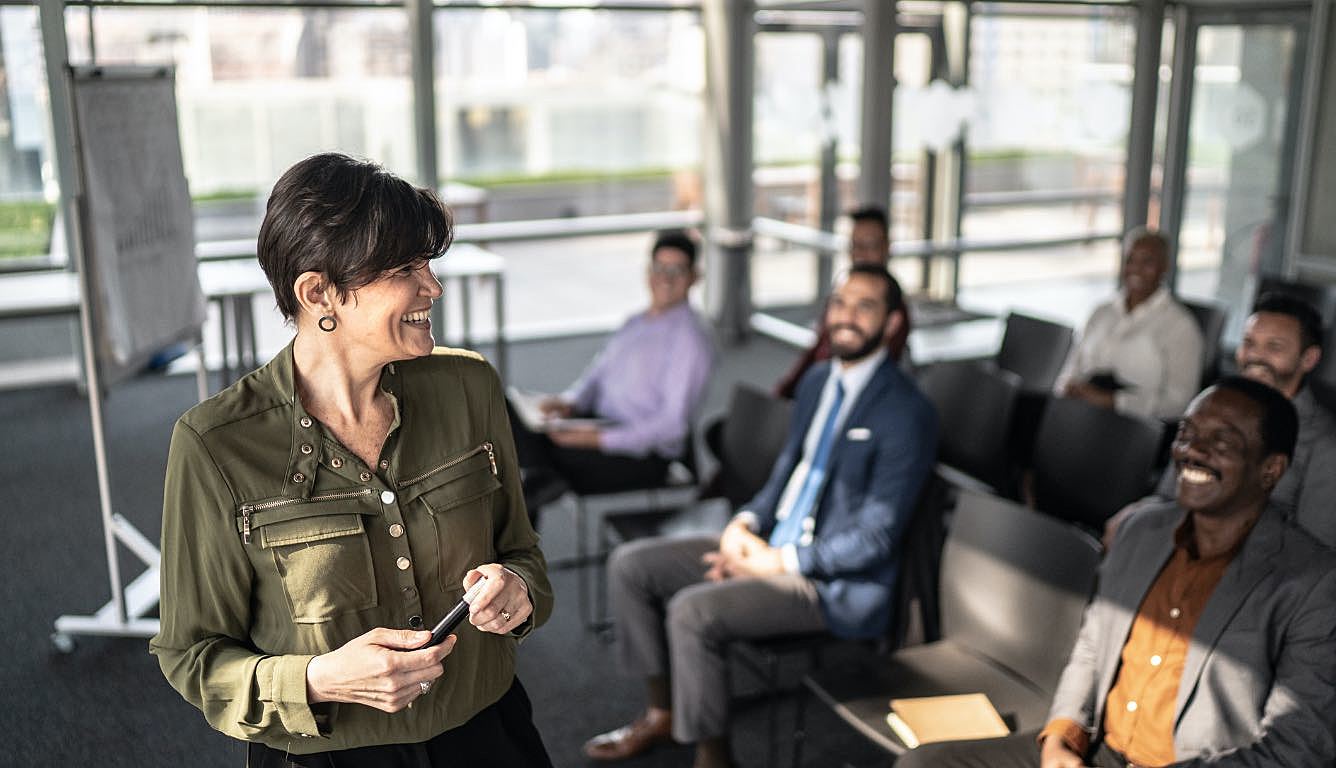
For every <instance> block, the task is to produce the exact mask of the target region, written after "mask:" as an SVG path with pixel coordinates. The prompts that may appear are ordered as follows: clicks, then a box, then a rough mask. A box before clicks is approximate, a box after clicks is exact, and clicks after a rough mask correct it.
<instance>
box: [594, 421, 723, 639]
mask: <svg viewBox="0 0 1336 768" xmlns="http://www.w3.org/2000/svg"><path fill="white" fill-rule="evenodd" d="M684 443H685V448H684V449H683V454H682V456H681V457H679V458H678V459H677V460H676V461H674V462H672V463H671V464H670V465H669V467H668V474H667V476H666V477H665V478H664V480H663V482H662V483H660V484H659V485H656V486H653V487H647V488H633V489H628V490H624V491H612V492H607V493H591V494H582V493H579V492H576V491H574V490H572V491H570V495H571V497H572V498H573V499H574V500H575V560H574V564H575V567H576V569H577V581H578V584H577V589H578V592H577V594H576V602H578V603H579V611H580V616H581V618H582V619H583V620H584V625H585V628H586V629H589V630H598V629H601V628H603V627H604V626H606V624H607V622H606V620H605V618H604V613H605V606H604V601H605V596H604V590H603V567H604V564H605V561H606V560H607V557H608V552H609V551H610V550H609V547H608V545H607V535H606V533H604V531H605V528H606V526H607V520H608V518H609V517H612V516H616V515H620V514H629V515H633V516H634V515H666V514H671V513H673V512H675V511H677V510H679V509H682V508H683V507H688V506H690V505H691V504H693V503H695V501H696V499H697V496H698V491H699V480H698V471H697V463H696V439H695V434H694V433H693V432H688V433H687V436H686V440H685V441H684ZM591 519H592V520H593V521H594V525H593V531H594V533H593V534H592V535H591V533H590V528H591V526H590V521H591ZM591 539H593V541H591ZM590 566H593V569H594V571H595V573H593V574H591V573H590V572H589V571H590Z"/></svg>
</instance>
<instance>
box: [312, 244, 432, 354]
mask: <svg viewBox="0 0 1336 768" xmlns="http://www.w3.org/2000/svg"><path fill="white" fill-rule="evenodd" d="M440 296H441V283H440V281H438V280H437V279H436V275H435V274H433V273H432V271H431V262H430V261H428V260H426V259H421V260H419V261H415V262H413V263H412V264H409V265H406V266H404V267H403V268H401V269H396V270H391V271H389V272H386V273H384V274H382V275H381V276H380V278H378V279H377V280H375V281H373V282H371V283H369V284H367V285H364V286H362V287H361V288H357V289H355V290H352V291H349V292H348V294H347V295H346V296H345V297H344V300H343V302H342V303H341V304H340V305H339V307H338V310H337V311H338V321H339V326H338V330H337V333H338V334H339V335H340V336H341V337H342V338H341V341H343V342H344V343H346V344H350V345H353V346H355V347H356V348H358V350H359V351H361V352H365V353H367V354H368V355H369V356H370V357H374V358H377V359H378V360H380V361H381V362H384V363H390V362H394V361H395V360H408V359H411V358H414V357H422V356H423V355H428V354H431V350H432V347H433V346H434V344H435V341H434V340H433V339H432V335H431V303H432V302H433V301H434V300H436V299H438V298H440Z"/></svg>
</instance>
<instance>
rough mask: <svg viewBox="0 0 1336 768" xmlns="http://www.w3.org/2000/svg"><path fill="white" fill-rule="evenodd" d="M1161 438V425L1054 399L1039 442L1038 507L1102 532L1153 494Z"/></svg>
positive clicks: (1036, 462)
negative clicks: (1107, 523) (1116, 515)
mask: <svg viewBox="0 0 1336 768" xmlns="http://www.w3.org/2000/svg"><path fill="white" fill-rule="evenodd" d="M1163 434H1164V425H1162V424H1161V423H1160V422H1158V421H1150V420H1147V419H1140V418H1136V417H1133V416H1125V415H1123V414H1120V413H1117V412H1115V411H1111V410H1108V409H1106V408H1098V407H1096V406H1093V405H1090V404H1089V403H1085V402H1082V401H1080V400H1076V399H1072V398H1065V397H1055V398H1053V399H1052V400H1051V401H1050V402H1049V404H1048V407H1047V408H1045V409H1044V416H1043V418H1042V419H1041V420H1040V422H1039V432H1038V434H1037V435H1036V437H1035V446H1034V453H1033V469H1034V494H1035V502H1036V506H1038V508H1039V509H1040V510H1041V511H1044V512H1047V513H1049V514H1051V515H1055V516H1057V517H1060V518H1062V519H1064V520H1070V521H1072V522H1075V523H1080V524H1081V525H1085V526H1088V527H1089V528H1091V529H1094V530H1099V529H1101V528H1102V527H1103V525H1104V521H1105V520H1108V519H1109V518H1110V517H1112V516H1113V514H1114V513H1115V512H1117V511H1118V510H1120V509H1122V508H1123V507H1124V506H1126V505H1127V504H1129V503H1131V502H1133V501H1136V500H1137V499H1139V498H1141V497H1142V496H1144V495H1145V494H1146V493H1147V492H1148V491H1149V490H1150V488H1151V486H1152V484H1153V483H1154V480H1155V478H1154V475H1153V470H1154V467H1155V462H1156V458H1157V456H1158V455H1159V449H1160V440H1161V436H1162V435H1163Z"/></svg>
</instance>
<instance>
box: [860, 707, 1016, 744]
mask: <svg viewBox="0 0 1336 768" xmlns="http://www.w3.org/2000/svg"><path fill="white" fill-rule="evenodd" d="M886 724H887V725H889V726H890V727H891V730H892V731H895V735H896V736H899V737H900V740H901V741H903V742H904V743H905V746H907V747H909V748H910V749H913V748H914V747H917V746H918V745H920V744H930V743H932V742H934V741H959V740H963V739H991V738H995V737H998V736H1006V735H1007V734H1008V733H1010V731H1009V730H1007V724H1006V723H1004V722H1002V716H1001V715H999V714H998V713H997V710H996V709H994V708H993V703H992V702H991V701H989V700H988V697H987V696H986V695H984V694H982V693H966V694H962V695H959V696H923V697H920V698H916V699H891V711H890V712H889V713H888V714H887V715H886Z"/></svg>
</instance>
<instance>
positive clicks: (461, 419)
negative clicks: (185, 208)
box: [150, 154, 552, 768]
mask: <svg viewBox="0 0 1336 768" xmlns="http://www.w3.org/2000/svg"><path fill="white" fill-rule="evenodd" d="M451 235H452V224H451V220H450V215H449V213H448V211H446V209H445V208H444V206H442V204H441V202H440V201H439V200H438V199H437V198H436V196H435V195H434V194H432V193H431V192H430V191H428V190H425V189H419V188H415V187H413V186H412V185H410V184H408V183H407V182H405V181H403V180H402V179H399V178H396V177H395V176H393V175H391V174H390V173H388V172H386V171H385V170H384V169H382V168H380V167H379V166H377V165H375V164H373V163H369V162H364V161H360V160H354V159H352V158H349V157H347V156H344V155H339V154H323V155H316V156H314V157H310V158H307V159H306V160H303V161H301V162H299V163H297V164H296V165H294V166H293V167H292V168H290V169H288V171H287V172H286V173H284V174H283V177H282V178H281V179H279V181H278V183H277V184H276V185H275V187H274V190H273V192H272V194H271V195H270V198H269V204H268V208H267V211H266V213H265V218H264V223H263V225H262V226H261V228H260V237H259V244H258V248H259V258H260V264H261V265H262V266H263V267H264V271H265V274H266V275H267V276H268V277H269V282H270V284H271V285H272V286H273V289H274V295H275V298H276V299H277V302H278V307H279V310H280V311H282V313H283V315H284V317H286V318H287V319H288V321H289V322H290V323H292V324H293V325H295V327H296V330H297V334H296V337H295V338H294V339H293V340H292V342H291V343H290V344H289V345H288V346H287V348H286V349H284V350H283V351H282V352H281V353H279V355H278V356H277V357H275V358H274V359H273V360H271V361H270V362H269V363H268V364H267V365H265V366H264V367H262V368H260V369H259V370H257V371H255V372H253V373H251V374H250V375H248V376H246V377H245V378H243V379H242V380H241V381H239V382H237V383H236V384H235V385H233V386H232V387H229V388H228V389H227V390H225V391H223V392H221V393H219V394H218V395H217V396H215V397H213V398H211V399H209V400H207V401H206V402H203V403H201V404H199V405H198V406H196V407H194V408H192V409H191V410H190V411H189V412H187V413H186V414H185V415H184V416H182V417H181V419H180V420H179V421H178V422H177V424H176V428H175V430H174V432H173V434H172V445H171V452H170V455H169V457H168V460H167V480H166V488H165V498H164V503H163V524H162V610H161V615H162V630H161V631H160V632H159V634H158V636H157V637H155V638H154V639H153V640H152V642H151V645H150V647H151V649H152V652H153V653H154V654H156V655H157V657H158V661H159V663H160V664H161V666H162V670H163V673H164V674H165V675H166V676H167V679H168V681H170V682H171V684H172V686H173V687H175V688H176V689H177V690H178V691H180V693H181V695H183V696H184V697H185V698H186V699H187V700H188V701H190V703H192V704H194V705H195V706H196V707H199V708H200V709H201V710H202V711H203V712H204V716H205V718H206V719H207V720H208V721H209V723H210V724H211V725H212V726H213V727H214V728H216V729H218V730H220V731H222V732H223V733H226V734H228V735H230V736H234V737H236V738H239V739H244V740H246V741H247V742H250V743H249V745H248V751H247V765H248V766H251V767H252V768H258V767H259V766H264V767H265V768H269V767H270V766H273V767H275V768H279V767H286V766H291V765H300V766H320V767H321V768H342V767H343V766H357V767H358V768H363V767H367V768H380V767H381V766H385V767H386V768H389V767H391V766H393V767H395V768H397V767H399V766H404V767H405V768H407V766H413V767H414V768H425V767H426V766H447V765H448V766H474V765H487V766H534V765H537V766H547V765H550V761H549V760H548V757H547V754H546V751H545V749H544V747H543V743H542V740H541V738H540V737H539V735H538V732H537V730H536V729H535V728H534V726H533V722H532V717H531V708H530V704H529V700H528V697H527V696H526V694H525V692H524V689H523V687H521V686H520V683H519V681H518V680H517V679H516V678H515V647H516V644H517V643H518V641H519V640H520V639H522V638H523V637H524V636H525V635H527V634H528V633H529V632H530V631H532V630H533V629H534V627H536V626H537V625H539V624H541V623H543V622H544V621H546V619H547V618H548V616H549V614H550V613H551V611H552V589H551V585H550V584H549V583H548V580H547V574H546V565H545V563H544V560H543V554H542V552H541V551H539V549H538V536H537V534H535V533H534V530H533V528H532V527H531V526H530V525H529V518H528V516H527V515H526V514H525V510H524V501H523V493H522V492H521V490H520V481H519V470H518V468H517V467H516V463H515V451H514V447H513V445H512V442H511V432H510V426H509V423H508V422H507V419H506V409H505V400H504V398H503V395H502V392H501V386H500V382H499V381H498V379H497V376H496V373H495V372H494V371H493V370H492V368H491V366H489V365H488V364H487V363H486V362H485V361H484V360H483V359H482V358H481V357H480V356H478V355H477V354H474V353H472V352H465V351H461V350H448V349H435V350H434V349H433V342H432V336H431V321H430V319H429V318H430V316H431V305H432V302H433V301H434V300H436V299H438V298H440V296H441V285H440V283H439V282H437V280H436V277H435V276H434V275H433V273H432V271H431V263H430V262H431V259H433V258H436V257H437V256H440V255H441V254H442V253H444V252H445V249H446V248H448V247H449V245H450V239H451ZM484 576H485V577H486V579H487V582H486V584H485V585H484V587H483V588H482V591H481V594H479V595H478V597H477V598H476V599H474V601H473V603H472V608H471V610H470V616H469V623H470V624H471V626H469V625H461V628H460V629H458V630H456V633H455V635H452V636H451V638H449V639H447V640H446V642H444V643H442V644H440V645H438V646H435V647H432V648H426V649H422V648H420V646H422V645H423V643H424V642H426V641H427V640H428V639H429V637H430V631H429V630H430V628H431V626H432V625H433V624H435V622H436V621H437V620H438V619H440V618H441V617H442V616H444V615H445V614H446V612H448V611H449V610H450V608H451V607H452V606H453V605H454V604H455V603H456V602H458V601H459V599H460V597H461V596H462V595H463V594H464V592H465V590H466V588H467V587H469V586H472V584H473V583H474V582H475V581H477V580H478V579H480V578H482V577H484ZM415 649H417V650H415Z"/></svg>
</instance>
